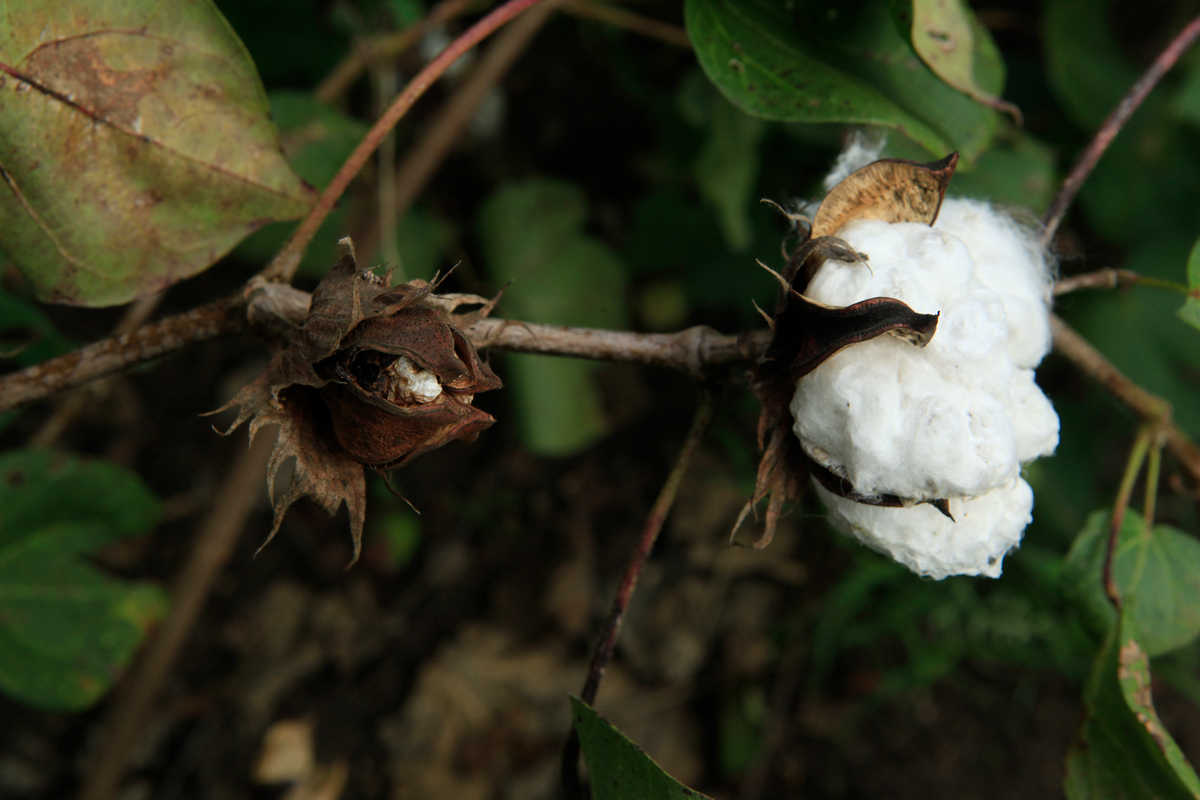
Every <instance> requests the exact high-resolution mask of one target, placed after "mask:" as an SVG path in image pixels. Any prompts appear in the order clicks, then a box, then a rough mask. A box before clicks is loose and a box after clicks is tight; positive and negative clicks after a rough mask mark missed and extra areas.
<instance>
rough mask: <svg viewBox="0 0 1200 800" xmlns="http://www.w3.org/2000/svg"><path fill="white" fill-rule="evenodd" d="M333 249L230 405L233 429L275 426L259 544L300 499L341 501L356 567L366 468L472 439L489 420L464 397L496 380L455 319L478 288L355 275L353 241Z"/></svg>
mask: <svg viewBox="0 0 1200 800" xmlns="http://www.w3.org/2000/svg"><path fill="white" fill-rule="evenodd" d="M341 244H342V256H341V258H340V259H339V260H338V262H337V263H336V264H335V265H334V266H333V269H331V270H330V271H329V274H328V275H326V276H325V279H324V280H322V281H321V283H320V285H318V286H317V288H316V290H315V291H314V292H313V296H312V304H311V306H310V308H309V312H308V317H307V318H306V319H305V321H304V325H303V326H302V327H301V328H300V329H299V330H298V331H297V332H296V335H295V336H294V337H293V339H292V341H291V342H290V343H289V344H288V346H287V347H286V348H285V349H284V350H283V351H282V352H280V353H279V355H277V356H276V357H275V359H274V360H273V361H272V362H271V364H270V366H268V367H267V369H266V371H265V372H264V373H263V374H262V375H261V376H260V377H259V378H258V379H257V380H255V381H254V382H253V383H251V384H250V385H249V386H246V387H245V388H244V389H242V391H241V392H239V393H238V395H237V396H236V397H235V398H234V399H233V400H232V401H231V402H230V403H229V404H228V405H227V406H226V408H230V407H235V406H236V407H237V409H238V416H237V419H235V420H234V422H233V424H232V425H231V426H230V428H229V431H232V430H233V429H235V428H237V427H238V426H239V425H241V424H242V423H243V422H245V421H247V420H249V421H250V435H251V438H253V437H254V436H255V435H256V434H257V433H258V431H259V429H261V428H262V427H263V426H264V425H272V424H274V425H278V426H279V438H278V439H277V440H276V444H275V451H274V452H273V453H272V455H271V461H270V465H269V466H268V468H267V486H268V489H269V490H270V493H271V502H272V504H273V505H274V508H275V520H274V526H273V527H272V529H271V534H270V536H268V537H267V541H268V542H269V541H270V540H271V539H272V538H273V537H274V536H275V534H276V533H277V532H278V531H279V526H280V524H281V523H282V521H283V516H284V513H285V512H286V511H287V509H288V507H289V506H291V504H292V503H294V502H295V501H296V500H298V499H300V498H301V497H310V498H312V499H313V500H314V501H315V502H316V503H317V504H318V505H320V506H321V507H322V508H323V509H325V511H326V512H327V513H329V514H334V513H336V512H337V509H338V508H339V507H340V506H341V505H342V504H345V506H346V510H347V511H348V512H349V514H350V534H351V536H352V537H353V539H354V559H353V560H352V561H351V563H353V561H356V560H358V555H359V551H360V549H361V540H362V529H363V519H364V516H365V514H366V479H365V476H364V473H363V466H364V465H365V466H368V467H372V468H374V469H377V470H391V469H396V468H397V467H401V466H403V465H405V464H407V463H408V462H409V461H411V460H412V459H413V458H416V457H417V456H418V455H421V454H422V453H426V452H428V451H430V450H434V449H436V448H438V447H441V446H442V445H444V444H446V443H447V442H451V441H455V440H461V441H465V442H470V441H473V440H474V439H475V437H476V436H478V435H479V432H480V431H482V430H483V429H485V428H487V427H488V426H489V425H491V424H492V423H493V422H495V420H494V419H493V418H492V417H491V416H489V415H488V414H486V413H484V412H482V411H480V410H479V409H477V408H475V407H474V406H473V405H471V403H472V401H473V400H474V397H475V395H476V394H478V393H480V392H485V391H488V390H489V389H498V388H500V386H501V383H500V380H499V379H498V378H497V377H496V375H495V374H494V373H493V372H492V370H491V369H490V368H489V367H488V365H487V364H485V363H483V362H482V361H481V360H480V359H479V354H478V353H477V352H476V351H475V347H474V345H473V344H472V343H471V341H470V339H468V338H467V337H466V335H465V334H463V332H462V331H461V330H459V328H458V327H456V323H459V322H460V321H459V320H457V319H456V318H455V316H454V314H453V312H454V311H455V310H456V309H457V308H458V307H459V306H462V305H477V306H482V310H481V311H476V312H474V313H473V314H469V315H464V317H463V319H462V321H461V322H462V323H467V322H470V321H472V320H473V319H474V318H475V317H477V316H479V315H480V314H486V313H487V312H488V311H489V310H490V309H491V307H492V303H490V302H488V301H486V300H484V299H483V298H480V297H475V296H474V295H448V296H444V297H441V298H436V297H435V296H434V295H433V294H432V293H431V292H432V289H433V286H431V285H430V284H427V283H425V282H423V281H413V282H411V283H406V284H404V285H402V286H395V287H392V286H389V285H388V281H387V280H386V279H385V278H381V277H379V276H378V275H375V274H374V273H373V272H372V271H371V270H359V268H358V266H357V264H356V263H355V260H354V246H353V244H352V243H351V242H350V240H349V239H343V240H342V243H341ZM227 432H228V431H227ZM291 458H295V460H296V465H295V472H294V474H293V476H292V479H291V483H290V484H289V485H288V487H287V488H286V489H285V490H284V491H282V492H279V493H276V491H275V486H274V483H275V475H276V473H277V472H278V470H279V468H280V466H282V465H283V463H284V462H285V461H287V460H288V459H291ZM265 544H266V543H265V542H264V545H265Z"/></svg>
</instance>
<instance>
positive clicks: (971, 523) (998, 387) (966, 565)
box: [791, 200, 1058, 577]
mask: <svg viewBox="0 0 1200 800" xmlns="http://www.w3.org/2000/svg"><path fill="white" fill-rule="evenodd" d="M837 235H838V236H839V237H840V238H842V239H844V240H845V241H846V243H847V244H849V245H850V246H851V247H853V248H854V249H855V250H857V251H858V252H860V253H864V254H866V255H867V256H868V258H869V260H867V261H866V262H865V263H843V262H838V261H833V260H829V261H826V262H825V263H824V264H823V265H822V266H821V267H820V269H819V270H817V273H816V275H815V276H814V277H813V279H812V281H811V282H810V284H809V286H808V287H807V290H806V291H805V294H806V295H808V296H809V297H810V298H812V299H813V300H816V301H818V302H820V303H824V304H826V305H832V306H848V305H851V304H853V303H857V302H860V301H862V300H866V299H868V298H872V297H890V298H895V299H897V300H901V301H903V302H904V303H907V304H908V305H909V306H910V307H911V308H912V309H913V310H914V311H917V312H920V313H924V314H934V313H936V314H938V315H939V316H938V325H937V331H936V333H935V334H934V335H933V338H932V339H931V340H930V341H929V343H928V344H927V345H926V346H925V347H924V348H917V347H914V346H912V344H910V343H908V342H906V341H901V340H899V339H897V338H895V337H890V336H881V337H878V338H874V339H871V340H869V341H865V342H860V343H858V344H855V345H853V346H851V347H847V348H845V349H843V350H841V351H840V352H838V353H837V354H835V355H833V356H832V357H830V358H829V359H828V360H827V361H825V362H824V363H823V364H821V365H820V366H819V367H817V368H816V369H815V370H813V371H812V372H811V373H809V374H808V375H806V376H804V377H803V378H801V379H800V381H799V382H798V383H797V385H796V391H795V394H794V395H793V398H792V403H791V412H792V416H793V418H794V421H795V422H794V425H793V431H794V432H795V434H796V436H797V437H799V439H800V442H801V445H802V447H803V448H804V450H805V452H807V453H808V454H809V456H810V457H812V458H813V459H814V460H815V461H817V463H819V464H821V465H823V466H825V467H826V468H827V469H829V470H831V471H832V472H834V473H835V474H837V475H839V476H841V477H843V478H845V479H846V480H848V481H850V483H851V484H852V485H853V487H854V490H855V491H856V492H858V493H859V494H862V495H895V496H898V497H901V498H905V499H906V500H912V501H921V500H938V499H948V500H949V501H950V509H951V514H952V515H953V516H954V520H951V519H948V518H946V517H945V516H944V515H942V514H941V513H940V512H939V511H938V510H937V509H935V508H934V507H932V506H930V505H928V504H925V505H915V506H911V507H907V508H883V507H878V506H869V505H864V504H860V503H857V502H854V501H852V500H847V499H844V498H840V497H836V496H834V495H832V494H830V493H829V492H828V491H826V490H825V489H824V488H821V487H818V489H819V492H820V494H821V496H822V497H823V498H826V500H827V502H826V505H827V506H828V507H829V509H830V512H831V514H832V515H833V517H834V520H835V522H837V523H838V524H839V527H841V528H843V529H845V530H847V531H849V532H851V533H852V534H853V535H855V536H857V537H858V538H860V539H861V540H862V541H864V542H865V543H867V544H869V545H870V546H872V547H875V548H876V549H879V550H883V551H885V552H888V553H890V554H891V555H892V556H893V557H894V558H896V559H897V560H899V561H902V562H903V563H905V564H908V565H909V566H910V567H912V568H913V569H914V570H915V571H917V572H920V573H921V574H925V575H930V576H933V577H945V576H946V575H953V574H972V575H991V576H996V575H999V574H1000V560H1001V559H1002V557H1003V555H1004V553H1005V552H1007V551H1008V549H1010V548H1011V547H1013V546H1015V545H1016V544H1017V542H1019V541H1020V537H1021V532H1022V531H1023V529H1024V528H1025V525H1026V524H1028V522H1029V518H1030V509H1031V508H1032V502H1033V496H1032V492H1031V490H1030V489H1029V487H1028V485H1027V484H1025V483H1024V481H1021V480H1020V477H1019V472H1020V465H1021V463H1023V462H1026V461H1030V460H1032V459H1034V458H1037V457H1038V456H1042V455H1047V454H1049V453H1051V452H1053V450H1054V448H1055V447H1056V446H1057V445H1058V416H1057V415H1056V414H1055V413H1054V409H1053V407H1052V406H1051V405H1050V402H1049V401H1048V400H1047V399H1046V397H1045V395H1044V394H1042V392H1041V390H1040V389H1039V388H1038V387H1037V384H1036V383H1034V380H1033V369H1032V368H1033V367H1034V366H1036V365H1037V364H1038V362H1040V361H1041V359H1042V357H1043V356H1044V355H1045V353H1046V352H1047V350H1048V349H1049V346H1050V328H1049V298H1050V287H1051V278H1050V273H1049V270H1048V268H1047V266H1046V263H1045V259H1044V258H1043V257H1042V255H1041V254H1040V252H1039V250H1038V249H1037V247H1036V245H1035V244H1034V243H1033V239H1032V237H1031V236H1030V235H1029V234H1028V233H1027V232H1025V231H1023V230H1022V229H1021V228H1020V226H1018V225H1017V224H1016V223H1014V222H1013V221H1011V220H1010V219H1008V218H1007V217H1005V216H1003V215H1002V214H1000V213H998V212H996V211H995V210H994V209H992V208H991V207H990V206H988V205H987V204H984V203H979V202H975V201H967V200H947V201H946V202H945V203H944V204H943V206H942V210H941V213H940V215H939V217H938V220H937V222H936V223H935V224H934V226H933V227H930V226H928V225H924V224H920V223H894V224H891V223H886V222H882V221H879V220H856V221H854V222H851V223H849V224H847V225H846V226H845V227H843V228H842V229H841V230H840V231H839V232H838V234H837ZM1018 501H1019V502H1018ZM955 509H959V510H961V511H962V515H961V516H960V514H959V513H958V511H956V510H955Z"/></svg>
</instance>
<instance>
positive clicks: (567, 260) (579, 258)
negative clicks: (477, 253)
mask: <svg viewBox="0 0 1200 800" xmlns="http://www.w3.org/2000/svg"><path fill="white" fill-rule="evenodd" d="M586 216H587V200H586V198H585V197H584V194H583V192H582V191H581V190H580V189H578V188H577V187H576V186H574V185H572V184H569V183H565V182H563V181H555V180H549V179H544V178H533V179H530V180H526V181H522V182H520V183H514V184H509V185H507V186H503V187H501V188H500V189H499V190H498V191H497V192H496V193H495V194H493V195H492V196H491V197H490V198H488V200H487V201H486V202H485V203H484V206H483V210H482V211H481V213H480V232H481V235H482V239H483V250H484V255H485V262H486V263H487V265H488V271H489V273H490V274H491V277H492V279H493V280H494V281H495V282H497V283H504V282H507V281H509V280H515V282H514V283H513V285H512V286H511V287H509V289H508V290H507V291H506V292H505V293H504V301H503V302H504V309H505V311H506V313H507V314H508V315H509V316H511V317H512V318H513V319H519V320H525V321H528V322H541V323H550V324H557V325H578V326H583V327H599V328H615V327H621V326H622V325H623V324H624V320H625V316H626V313H625V269H624V265H623V264H622V263H621V262H620V260H619V259H618V258H617V257H616V256H615V255H614V254H613V253H612V252H611V251H609V250H608V249H607V248H606V247H605V246H604V245H602V244H601V243H600V242H597V241H596V240H594V239H592V238H590V237H588V236H587V235H585V234H584V232H583V223H584V220H585V219H586ZM505 360H506V363H507V364H508V366H509V374H507V375H505V376H504V378H505V382H506V383H507V384H508V385H509V387H510V388H511V389H512V394H513V396H514V397H515V398H516V401H517V404H516V407H517V409H518V412H519V414H520V417H521V423H522V430H523V432H524V435H525V442H526V444H527V445H528V447H529V448H530V449H532V450H534V451H535V452H539V453H545V454H548V455H565V454H568V453H572V452H575V451H577V450H579V449H581V448H583V447H586V446H587V445H588V444H590V443H591V442H592V441H594V440H595V439H596V437H598V436H599V435H601V434H602V433H603V432H604V430H605V423H604V418H603V415H602V414H601V407H600V396H599V393H598V391H597V387H596V385H595V383H594V382H593V380H592V373H593V371H594V368H595V367H594V365H593V364H590V363H588V362H584V361H579V360H576V359H556V358H547V357H544V356H519V355H513V356H509V357H508V358H506V359H505Z"/></svg>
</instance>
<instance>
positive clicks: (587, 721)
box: [571, 697, 705, 800]
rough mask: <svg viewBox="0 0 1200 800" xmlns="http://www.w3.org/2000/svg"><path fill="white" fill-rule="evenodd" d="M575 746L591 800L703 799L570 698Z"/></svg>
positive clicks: (587, 706) (599, 717) (576, 700)
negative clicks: (585, 770) (589, 785)
mask: <svg viewBox="0 0 1200 800" xmlns="http://www.w3.org/2000/svg"><path fill="white" fill-rule="evenodd" d="M571 710H572V715H573V716H574V717H575V732H576V733H577V734H578V735H579V746H580V749H582V750H583V757H584V759H585V760H586V761H587V765H588V774H589V775H590V776H591V783H592V797H593V798H595V800H633V798H637V800H684V798H704V797H705V795H702V794H700V793H699V792H694V791H692V790H691V789H689V788H687V787H686V786H684V785H683V784H682V783H680V782H679V781H677V780H675V779H674V778H672V777H671V776H670V775H668V774H667V773H665V772H663V770H662V767H660V766H658V764H655V763H654V761H653V760H651V758H650V756H648V755H646V754H645V753H644V752H642V750H641V748H639V747H638V746H637V745H636V744H634V743H633V742H631V741H629V738H628V737H627V736H625V734H623V733H621V732H620V731H619V730H617V729H616V728H614V727H613V726H612V725H609V724H608V722H606V721H605V720H604V718H603V717H601V716H600V715H599V714H597V713H596V712H595V711H593V710H592V707H591V706H589V705H588V704H587V703H584V702H583V701H582V700H580V699H579V698H578V697H572V698H571Z"/></svg>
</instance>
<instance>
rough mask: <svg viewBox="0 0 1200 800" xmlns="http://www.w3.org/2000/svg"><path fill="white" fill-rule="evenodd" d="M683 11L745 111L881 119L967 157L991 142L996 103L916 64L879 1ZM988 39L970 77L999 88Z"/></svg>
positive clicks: (781, 1)
mask: <svg viewBox="0 0 1200 800" xmlns="http://www.w3.org/2000/svg"><path fill="white" fill-rule="evenodd" d="M685 17H686V21H687V28H688V34H689V35H690V36H691V38H692V43H693V44H694V45H695V48H696V56H697V58H698V59H699V61H700V65H701V67H703V68H704V71H705V73H706V74H707V75H708V77H709V79H710V80H712V82H713V83H715V84H716V85H717V87H718V88H719V89H720V90H721V91H722V92H723V93H724V94H725V96H726V97H728V98H729V99H730V100H731V101H732V102H733V103H734V105H736V106H738V107H739V108H741V109H742V110H743V111H745V112H747V113H749V114H754V115H756V116H760V117H764V118H766V119H774V120H781V121H789V122H844V123H859V124H871V125H881V126H884V127H888V128H892V129H894V130H898V131H901V132H903V133H904V134H905V135H907V136H909V137H910V138H912V139H913V140H914V141H916V142H918V143H920V144H921V145H922V146H923V147H925V148H926V149H927V150H929V152H931V153H934V154H936V155H939V156H942V155H945V154H946V153H948V152H950V151H951V150H958V151H959V153H960V155H961V156H962V157H963V158H964V159H965V160H966V161H968V162H973V161H974V160H975V159H976V158H977V157H978V156H979V155H980V153H981V152H982V151H983V150H984V149H985V148H986V147H987V145H988V143H989V142H990V140H991V137H992V133H993V131H994V129H995V126H996V124H997V115H996V113H995V112H994V111H992V110H991V109H989V108H986V107H985V106H982V105H980V104H979V103H976V102H975V101H973V100H971V99H970V98H969V97H967V96H966V95H964V94H962V93H960V92H959V91H957V90H956V89H954V88H953V87H951V86H949V85H948V84H946V83H945V82H944V81H942V79H941V78H939V77H938V76H937V75H935V74H934V73H933V72H932V71H931V70H930V69H929V68H928V67H926V66H925V65H924V64H923V63H921V61H920V59H919V58H918V57H917V55H916V53H915V52H914V51H913V49H912V45H911V43H910V42H908V41H906V40H905V39H904V38H903V37H902V36H901V35H900V34H899V32H898V31H897V30H896V26H895V24H893V21H892V19H891V16H890V12H889V10H888V8H887V7H886V5H885V3H884V2H883V0H859V1H858V2H853V3H841V4H838V5H837V6H836V7H832V8H831V7H828V6H827V5H825V4H819V3H815V2H795V0H687V4H686V6H685ZM980 30H981V29H980ZM985 37H986V33H985V34H983V35H982V36H979V37H977V38H978V39H979V41H981V42H982V41H984V39H985ZM988 44H989V47H986V48H985V47H982V46H980V47H977V48H976V53H975V56H976V77H977V79H978V80H979V82H980V85H981V86H982V87H983V88H984V89H985V90H986V91H988V92H990V93H992V94H996V93H998V92H999V91H1000V89H1001V85H1002V82H1003V81H1002V72H1003V70H1002V68H1001V67H1000V65H999V61H998V56H997V54H996V50H995V48H994V46H990V41H988ZM988 61H991V62H994V63H984V62H988Z"/></svg>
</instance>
